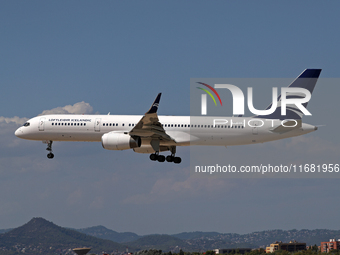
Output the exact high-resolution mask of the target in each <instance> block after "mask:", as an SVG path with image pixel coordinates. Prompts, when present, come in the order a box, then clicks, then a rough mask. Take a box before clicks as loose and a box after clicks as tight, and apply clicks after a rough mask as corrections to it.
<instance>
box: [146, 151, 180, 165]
mask: <svg viewBox="0 0 340 255" xmlns="http://www.w3.org/2000/svg"><path fill="white" fill-rule="evenodd" d="M170 151H171V155H169V156H166V157H165V156H163V155H159V152H155V153H153V154H151V155H150V159H151V160H152V161H156V160H157V161H158V162H164V161H165V160H166V161H167V162H174V163H175V164H179V163H181V162H182V159H181V158H180V157H175V153H176V147H171V148H170Z"/></svg>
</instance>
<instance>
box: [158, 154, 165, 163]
mask: <svg viewBox="0 0 340 255" xmlns="http://www.w3.org/2000/svg"><path fill="white" fill-rule="evenodd" d="M157 160H158V162H164V161H165V156H163V155H158V158H157Z"/></svg>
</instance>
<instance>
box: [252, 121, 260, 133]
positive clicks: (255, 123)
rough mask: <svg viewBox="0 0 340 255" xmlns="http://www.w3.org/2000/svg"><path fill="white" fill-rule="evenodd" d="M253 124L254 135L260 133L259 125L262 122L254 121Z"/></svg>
mask: <svg viewBox="0 0 340 255" xmlns="http://www.w3.org/2000/svg"><path fill="white" fill-rule="evenodd" d="M252 125H253V135H257V134H258V129H259V128H258V126H259V125H260V122H259V121H254V122H253V123H252Z"/></svg>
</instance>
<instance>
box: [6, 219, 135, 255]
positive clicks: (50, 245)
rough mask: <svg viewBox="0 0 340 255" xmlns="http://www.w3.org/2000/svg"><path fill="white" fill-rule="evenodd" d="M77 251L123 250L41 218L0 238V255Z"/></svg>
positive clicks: (116, 244) (113, 244)
mask: <svg viewBox="0 0 340 255" xmlns="http://www.w3.org/2000/svg"><path fill="white" fill-rule="evenodd" d="M77 247H91V248H92V249H91V252H94V253H99V252H102V251H107V252H112V251H116V250H118V251H124V250H125V246H123V245H121V244H119V243H115V242H113V241H109V240H103V239H99V238H96V237H93V236H89V235H86V234H83V233H79V232H77V231H74V230H70V229H67V228H62V227H59V226H57V225H55V224H53V223H52V222H49V221H47V220H45V219H43V218H33V219H32V220H30V221H29V222H28V223H26V224H24V225H23V226H21V227H18V228H15V229H13V230H11V231H9V232H6V233H4V234H0V250H1V252H0V254H19V253H20V254H22V253H23V252H24V253H26V254H38V253H41V254H56V253H57V254H73V252H72V251H71V249H73V248H77ZM130 249H131V248H130ZM131 250H133V249H131Z"/></svg>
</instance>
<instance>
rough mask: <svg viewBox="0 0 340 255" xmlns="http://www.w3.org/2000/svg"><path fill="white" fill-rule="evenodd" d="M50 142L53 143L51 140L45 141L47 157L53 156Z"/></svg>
mask: <svg viewBox="0 0 340 255" xmlns="http://www.w3.org/2000/svg"><path fill="white" fill-rule="evenodd" d="M52 143H53V141H47V148H46V150H47V151H49V153H48V154H47V157H48V158H49V159H52V158H54V154H53V153H52Z"/></svg>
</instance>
